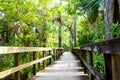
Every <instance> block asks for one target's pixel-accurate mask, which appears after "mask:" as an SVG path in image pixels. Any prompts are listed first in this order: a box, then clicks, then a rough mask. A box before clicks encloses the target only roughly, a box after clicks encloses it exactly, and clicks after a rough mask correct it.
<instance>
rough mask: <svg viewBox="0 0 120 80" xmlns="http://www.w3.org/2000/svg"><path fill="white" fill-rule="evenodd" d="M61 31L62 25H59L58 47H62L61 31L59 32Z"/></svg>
mask: <svg viewBox="0 0 120 80" xmlns="http://www.w3.org/2000/svg"><path fill="white" fill-rule="evenodd" d="M61 31H62V27H61V26H60V27H59V41H58V42H59V47H62V33H61Z"/></svg>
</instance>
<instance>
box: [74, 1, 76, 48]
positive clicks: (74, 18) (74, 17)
mask: <svg viewBox="0 0 120 80" xmlns="http://www.w3.org/2000/svg"><path fill="white" fill-rule="evenodd" d="M75 3H76V0H75ZM74 9H75V14H74V47H76V4H75V5H74Z"/></svg>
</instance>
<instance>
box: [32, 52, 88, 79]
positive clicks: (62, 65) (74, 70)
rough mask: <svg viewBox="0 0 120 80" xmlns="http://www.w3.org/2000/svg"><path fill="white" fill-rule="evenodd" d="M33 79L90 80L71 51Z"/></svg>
mask: <svg viewBox="0 0 120 80" xmlns="http://www.w3.org/2000/svg"><path fill="white" fill-rule="evenodd" d="M32 80H89V78H88V75H87V74H85V73H84V69H83V68H82V67H80V61H79V60H77V59H76V58H75V57H74V55H73V54H72V53H70V52H64V54H63V55H62V56H61V58H60V59H59V60H57V61H55V62H54V63H53V64H52V65H50V66H48V67H46V68H45V70H42V71H40V72H38V73H37V74H36V76H34V78H33V79H32Z"/></svg>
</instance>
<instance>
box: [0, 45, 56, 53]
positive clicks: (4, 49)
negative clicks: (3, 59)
mask: <svg viewBox="0 0 120 80" xmlns="http://www.w3.org/2000/svg"><path fill="white" fill-rule="evenodd" d="M52 49H55V48H44V47H0V54H12V53H22V52H34V51H49V50H52ZM56 49H57V48H56Z"/></svg>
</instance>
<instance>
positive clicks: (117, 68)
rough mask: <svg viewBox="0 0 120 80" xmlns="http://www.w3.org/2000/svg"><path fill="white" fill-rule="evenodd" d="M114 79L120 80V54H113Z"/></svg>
mask: <svg viewBox="0 0 120 80" xmlns="http://www.w3.org/2000/svg"><path fill="white" fill-rule="evenodd" d="M111 59H112V73H113V74H112V80H120V54H112V55H111Z"/></svg>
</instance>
